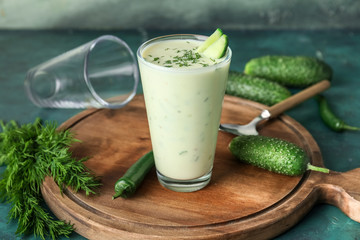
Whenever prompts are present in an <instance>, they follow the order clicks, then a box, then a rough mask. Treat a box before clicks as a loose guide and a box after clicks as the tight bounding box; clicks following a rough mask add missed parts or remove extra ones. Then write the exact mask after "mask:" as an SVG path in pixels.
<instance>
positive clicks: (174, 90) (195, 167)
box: [137, 34, 232, 192]
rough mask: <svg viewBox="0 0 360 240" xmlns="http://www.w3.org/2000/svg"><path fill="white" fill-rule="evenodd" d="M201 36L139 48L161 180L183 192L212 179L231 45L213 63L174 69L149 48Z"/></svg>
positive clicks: (164, 40) (201, 38)
mask: <svg viewBox="0 0 360 240" xmlns="http://www.w3.org/2000/svg"><path fill="white" fill-rule="evenodd" d="M206 38H207V37H205V36H200V35H190V34H186V35H168V36H162V37H158V38H154V39H151V40H149V41H147V42H145V43H143V44H142V45H141V46H140V48H139V49H138V51H137V58H138V62H139V69H140V75H141V80H142V84H143V91H144V98H145V105H146V111H147V117H148V123H149V127H150V135H151V142H152V147H153V152H154V157H155V166H156V170H157V176H158V180H159V182H160V183H161V184H162V185H163V186H164V187H166V188H168V189H171V190H174V191H178V192H192V191H196V190H199V189H202V188H203V187H205V186H206V185H207V184H208V183H209V181H210V178H211V173H212V168H213V161H214V155H215V149H216V142H217V135H218V129H219V122H220V115H221V110H222V103H223V99H224V94H225V89H226V82H227V78H228V72H229V66H230V61H231V54H232V53H231V50H230V48H228V49H227V52H226V55H225V57H223V58H222V59H221V61H220V62H218V63H216V64H215V65H211V66H206V65H204V66H202V67H196V68H181V67H180V68H173V67H169V66H159V65H156V64H154V63H152V62H150V61H147V60H146V59H145V58H144V56H143V53H144V50H146V48H148V47H149V46H151V45H153V44H163V45H164V46H166V44H168V43H169V42H168V41H170V40H181V41H194V40H195V41H201V42H203V41H205V40H206Z"/></svg>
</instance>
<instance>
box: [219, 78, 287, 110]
mask: <svg viewBox="0 0 360 240" xmlns="http://www.w3.org/2000/svg"><path fill="white" fill-rule="evenodd" d="M226 94H229V95H233V96H237V97H241V98H245V99H249V100H252V101H255V102H259V103H262V104H265V105H268V106H272V105H274V104H276V103H278V102H281V101H283V100H285V99H286V98H288V97H290V96H291V93H290V91H289V90H288V89H287V88H286V87H284V86H282V85H280V84H278V83H276V82H271V81H268V80H267V79H264V78H258V77H253V76H249V75H245V74H243V73H240V72H236V71H230V72H229V77H228V81H227V86H226Z"/></svg>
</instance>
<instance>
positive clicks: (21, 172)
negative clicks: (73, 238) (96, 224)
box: [0, 119, 101, 239]
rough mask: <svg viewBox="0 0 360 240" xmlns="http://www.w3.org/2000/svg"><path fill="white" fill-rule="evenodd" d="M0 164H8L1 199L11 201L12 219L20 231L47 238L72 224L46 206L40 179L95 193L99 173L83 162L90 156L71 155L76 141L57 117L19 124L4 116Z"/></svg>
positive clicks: (68, 230)
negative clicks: (50, 179) (59, 126)
mask: <svg viewBox="0 0 360 240" xmlns="http://www.w3.org/2000/svg"><path fill="white" fill-rule="evenodd" d="M0 126H1V127H2V132H0V165H6V169H5V171H4V172H3V174H2V176H1V178H0V200H1V201H3V202H4V201H6V202H8V203H10V204H11V209H10V211H9V214H8V217H9V219H10V220H11V219H17V220H18V228H17V231H16V234H19V235H21V234H31V233H32V234H34V235H35V236H38V237H40V238H41V239H45V238H46V237H51V238H52V239H56V238H58V237H59V236H61V235H62V236H66V237H68V236H69V234H71V233H72V232H73V231H74V227H73V225H71V224H70V223H66V222H65V221H61V220H56V219H54V218H53V217H52V216H51V214H50V213H49V212H47V210H45V209H46V208H44V205H45V202H44V200H43V198H42V195H41V190H40V188H41V184H42V182H43V181H44V179H45V177H46V176H51V177H52V178H53V179H54V181H55V182H56V183H57V184H58V186H59V188H60V191H61V192H63V190H64V188H65V187H71V188H72V189H73V190H74V191H75V192H77V191H79V190H83V191H84V192H85V193H86V195H89V194H95V190H96V188H97V187H99V186H100V185H101V184H100V181H99V179H98V178H97V177H96V176H95V175H94V174H93V173H92V172H91V171H90V170H89V169H88V168H87V167H86V166H85V165H84V164H83V162H84V161H86V159H85V158H84V159H80V160H77V159H75V158H73V157H72V154H71V152H70V151H69V147H70V145H71V144H72V143H74V142H76V141H78V140H76V139H75V138H74V136H73V134H72V133H71V132H70V131H69V130H64V131H59V130H57V126H56V124H55V123H51V122H45V123H44V124H42V122H41V120H40V119H36V120H35V121H34V122H33V123H29V124H24V125H22V126H18V125H17V124H16V122H15V121H10V122H9V123H7V124H4V123H3V122H1V121H0Z"/></svg>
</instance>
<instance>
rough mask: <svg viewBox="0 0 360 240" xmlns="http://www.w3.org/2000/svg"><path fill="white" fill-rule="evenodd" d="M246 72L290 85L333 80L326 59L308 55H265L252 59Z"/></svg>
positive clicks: (247, 65) (305, 85)
mask: <svg viewBox="0 0 360 240" xmlns="http://www.w3.org/2000/svg"><path fill="white" fill-rule="evenodd" d="M244 71H245V73H246V74H249V75H252V76H257V77H263V78H266V79H269V80H271V81H275V82H278V83H280V84H282V85H284V86H288V87H300V88H302V87H307V86H310V85H312V84H314V83H317V82H320V81H321V80H325V79H326V80H329V81H330V80H331V78H332V69H331V67H330V66H329V65H328V64H326V63H325V62H324V61H321V60H319V59H316V58H312V57H306V56H263V57H259V58H254V59H251V60H250V61H249V62H247V63H246V65H245V70H244Z"/></svg>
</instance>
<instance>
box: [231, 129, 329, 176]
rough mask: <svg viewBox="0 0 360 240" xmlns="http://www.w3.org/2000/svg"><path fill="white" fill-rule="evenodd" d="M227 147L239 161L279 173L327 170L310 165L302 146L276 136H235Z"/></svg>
mask: <svg viewBox="0 0 360 240" xmlns="http://www.w3.org/2000/svg"><path fill="white" fill-rule="evenodd" d="M229 149H230V151H231V153H232V154H233V155H234V156H235V157H236V158H237V159H239V160H240V161H242V162H245V163H248V164H251V165H254V166H256V167H260V168H263V169H266V170H269V171H272V172H275V173H279V174H284V175H288V176H297V175H301V174H303V173H305V171H306V170H315V171H320V172H325V173H328V172H329V170H328V169H326V168H321V167H316V166H313V165H311V164H310V163H309V157H308V156H307V154H306V152H305V151H304V150H303V149H302V148H300V147H299V146H297V145H295V144H293V143H291V142H288V141H285V140H282V139H278V138H273V137H266V136H259V135H248V136H237V137H235V138H234V139H232V141H231V142H230V145H229Z"/></svg>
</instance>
